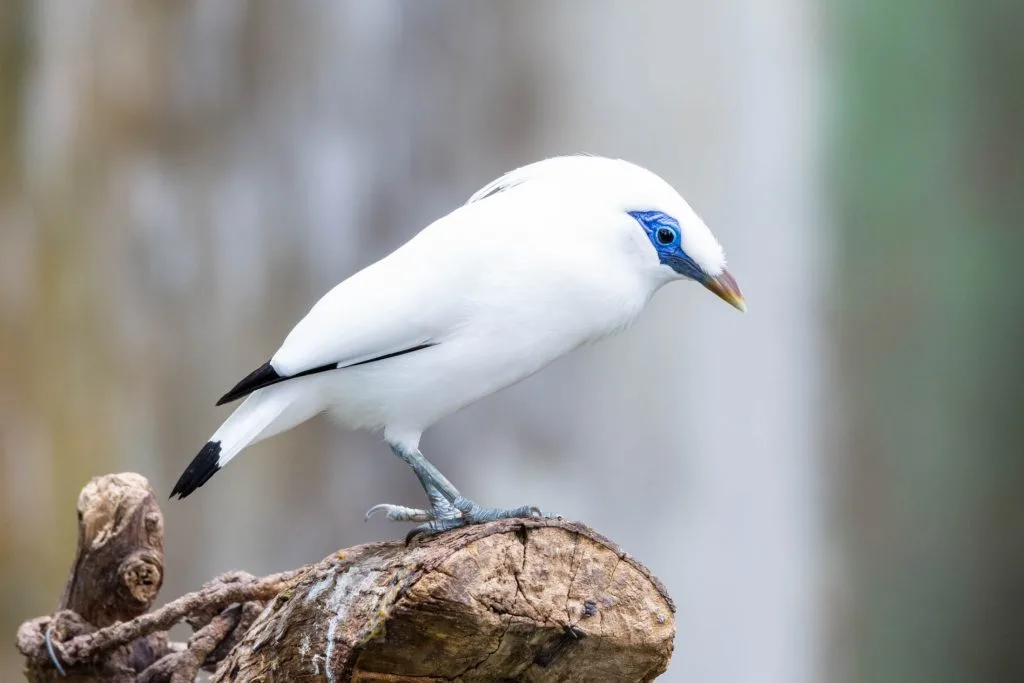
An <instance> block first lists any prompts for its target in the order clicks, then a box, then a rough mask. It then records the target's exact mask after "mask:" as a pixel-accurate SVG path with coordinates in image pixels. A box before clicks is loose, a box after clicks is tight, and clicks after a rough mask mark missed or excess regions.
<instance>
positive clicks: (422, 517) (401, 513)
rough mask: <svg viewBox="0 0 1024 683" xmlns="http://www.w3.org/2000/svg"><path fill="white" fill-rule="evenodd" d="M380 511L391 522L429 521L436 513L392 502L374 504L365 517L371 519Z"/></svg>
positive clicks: (367, 519)
mask: <svg viewBox="0 0 1024 683" xmlns="http://www.w3.org/2000/svg"><path fill="white" fill-rule="evenodd" d="M378 512H383V513H384V517H385V518H386V519H387V520H388V521H390V522H429V521H431V520H433V519H434V513H433V512H432V511H430V510H421V509H419V508H410V507H405V506H404V505H392V504H390V503H380V504H379V505H374V506H373V507H372V508H370V509H369V510H367V511H366V515H364V519H365V520H366V521H369V520H370V517H372V516H373V515H375V514H377V513H378Z"/></svg>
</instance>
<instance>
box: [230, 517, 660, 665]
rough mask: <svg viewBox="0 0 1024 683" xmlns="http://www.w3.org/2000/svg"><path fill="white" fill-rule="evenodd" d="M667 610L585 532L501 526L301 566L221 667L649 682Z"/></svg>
mask: <svg viewBox="0 0 1024 683" xmlns="http://www.w3.org/2000/svg"><path fill="white" fill-rule="evenodd" d="M674 623H675V620H674V608H673V605H672V602H671V600H670V599H669V597H668V595H667V594H666V592H665V590H664V588H663V587H662V585H661V584H660V583H659V582H658V581H657V579H655V578H654V577H653V576H652V575H651V574H650V573H649V572H648V571H647V570H646V569H645V568H644V567H643V566H642V565H640V564H639V563H638V562H636V561H635V560H634V559H632V558H631V557H629V556H628V555H626V554H624V553H623V552H622V551H621V550H620V549H619V548H618V547H617V546H615V545H614V544H613V543H611V542H610V541H608V540H607V539H605V538H603V537H601V536H599V535H598V534H596V533H595V532H594V531H592V530H591V529H589V528H587V527H585V526H583V525H581V524H575V523H571V522H563V521H559V520H539V519H538V520H502V521H499V522H493V523H490V524H486V525H482V526H475V527H468V528H464V529H459V530H455V531H452V532H448V533H446V534H443V535H441V536H438V537H434V538H430V539H426V540H425V541H423V542H419V543H416V542H414V543H413V544H412V545H411V546H408V547H407V546H405V545H404V544H403V543H401V542H390V543H377V544H371V545H365V546H359V547H356V548H352V549H350V550H347V551H341V552H339V553H337V554H336V555H332V556H330V557H328V558H326V559H325V560H323V561H322V562H320V563H319V564H316V565H313V566H311V567H310V568H309V570H308V571H307V572H306V574H305V575H304V576H303V577H302V578H301V579H300V580H299V581H298V582H297V583H296V584H295V585H294V586H293V587H292V588H291V589H289V590H287V591H285V592H284V593H282V594H281V595H280V596H278V598H277V600H275V601H274V602H273V603H271V604H270V605H269V606H268V608H267V609H266V610H265V611H264V612H263V614H262V615H261V616H260V617H259V618H258V619H257V620H256V622H255V623H254V624H253V626H252V627H251V628H250V629H249V631H248V633H247V635H246V636H245V638H244V639H243V640H242V642H241V643H239V645H238V646H236V647H235V648H234V650H233V651H232V652H231V654H230V655H229V656H228V658H227V659H226V660H225V661H224V662H223V663H222V664H221V665H220V667H219V668H218V672H217V675H216V676H215V678H214V680H216V681H221V682H227V681H231V682H237V681H266V682H268V683H269V682H271V681H329V682H330V683H342V682H347V681H365V682H370V681H381V682H383V681H389V682H393V683H397V682H400V681H408V682H409V683H412V682H413V681H416V682H418V683H423V682H424V681H454V680H458V681H466V682H467V683H468V682H470V681H604V682H614V681H624V682H627V681H628V682H630V683H633V682H638V681H649V680H653V679H654V678H655V677H656V676H657V675H659V674H660V673H661V672H663V671H664V670H665V668H666V667H667V666H668V661H669V658H670V656H671V654H672V646H673V642H672V641H673V635H674Z"/></svg>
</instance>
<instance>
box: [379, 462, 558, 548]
mask: <svg viewBox="0 0 1024 683" xmlns="http://www.w3.org/2000/svg"><path fill="white" fill-rule="evenodd" d="M388 445H389V446H391V450H392V451H393V452H394V454H395V455H397V456H398V457H399V458H401V459H402V461H403V462H405V463H406V464H407V465H409V467H410V468H412V471H413V472H415V473H416V478H417V479H419V480H420V484H421V485H422V486H423V490H424V491H425V492H426V494H427V498H428V499H429V500H430V510H420V509H417V508H408V507H404V506H401V505H390V504H386V503H385V504H382V505H375V506H373V507H372V508H370V510H369V511H368V512H367V513H366V516H367V518H369V516H370V515H372V514H373V513H375V512H385V513H386V516H387V518H388V519H389V520H392V521H408V522H425V523H424V524H421V525H420V526H418V527H416V528H415V529H413V530H412V532H410V534H409V538H412V537H413V536H416V535H419V534H433V533H437V532H440V531H446V530H448V529H454V528H456V527H460V526H464V525H466V524H480V523H483V522H491V521H494V520H496V519H506V518H509V517H540V516H543V515H542V513H541V511H540V510H538V509H537V508H536V507H534V506H532V505H523V506H522V507H518V508H513V509H511V510H502V509H498V508H485V507H481V506H479V505H477V504H476V503H474V502H473V501H471V500H469V499H468V498H466V497H464V496H463V495H462V494H461V493H459V490H458V489H457V488H455V486H453V485H452V483H451V482H450V481H448V479H447V478H446V477H445V476H444V475H443V474H441V471H440V470H438V469H437V467H435V466H434V465H433V463H431V462H430V461H429V460H427V459H426V458H425V457H423V454H422V453H420V452H419V450H408V449H405V448H403V447H401V446H399V445H396V444H388Z"/></svg>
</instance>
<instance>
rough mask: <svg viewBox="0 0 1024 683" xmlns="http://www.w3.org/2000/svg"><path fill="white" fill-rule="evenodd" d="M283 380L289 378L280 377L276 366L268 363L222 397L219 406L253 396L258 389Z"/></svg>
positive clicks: (218, 402)
mask: <svg viewBox="0 0 1024 683" xmlns="http://www.w3.org/2000/svg"><path fill="white" fill-rule="evenodd" d="M283 379H287V378H286V377H282V376H281V375H279V374H278V372H277V370H275V369H274V366H272V365H271V364H270V362H269V361H267V362H266V363H264V364H263V365H261V366H259V367H258V368H256V369H255V370H253V371H252V372H250V373H249V374H248V375H246V376H245V377H244V378H243V379H242V381H241V382H239V383H238V384H236V385H235V386H234V387H233V388H232V389H231V391H229V392H228V393H226V394H224V395H223V396H221V397H220V400H219V401H217V405H219V406H222V405H224V404H225V403H231V402H232V401H237V400H238V399H240V398H242V397H243V396H247V395H248V394H251V393H252V392H254V391H256V390H257V389H262V388H263V387H265V386H269V385H271V384H277V383H278V382H280V381H281V380H283Z"/></svg>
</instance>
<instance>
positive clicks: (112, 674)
mask: <svg viewBox="0 0 1024 683" xmlns="http://www.w3.org/2000/svg"><path fill="white" fill-rule="evenodd" d="M163 576H164V518H163V514H162V513H161V512H160V507H159V506H158V505H157V503H156V498H155V496H154V494H153V489H152V488H150V486H149V482H148V481H146V478H145V477H143V476H141V475H138V474H134V473H131V472H128V473H124V474H108V475H104V476H102V477H95V478H93V479H92V480H90V481H89V483H88V484H86V485H85V487H84V488H83V489H82V492H81V494H79V496H78V546H77V548H76V549H75V559H74V562H73V564H72V567H71V574H70V575H69V576H68V582H67V585H66V586H65V587H64V594H63V596H62V597H61V599H60V603H59V605H58V608H57V609H58V611H57V613H56V616H55V618H54V619H52V620H50V619H49V618H45V619H47V624H46V627H48V628H49V629H50V633H51V637H52V639H53V640H55V641H63V640H67V639H68V638H70V637H72V636H76V635H81V634H84V633H89V632H92V631H95V630H96V629H99V628H102V627H104V626H110V625H111V624H114V623H116V622H119V621H128V620H130V619H132V618H134V617H137V616H139V615H140V614H143V613H144V612H146V611H147V610H148V609H149V607H150V605H152V603H153V601H154V600H155V599H156V596H157V593H159V591H160V586H161V585H162V584H163ZM25 633H28V634H30V639H31V640H32V641H36V640H40V639H41V638H42V634H43V633H45V630H42V629H38V630H26V631H25ZM22 635H23V634H22V633H20V632H19V647H20V648H28V647H29V646H31V645H33V644H34V642H30V643H28V644H24V643H22V642H21V641H22V638H21V636H22ZM23 651H24V650H23ZM166 651H167V641H166V637H165V636H164V635H163V634H153V635H151V636H149V637H146V638H140V639H138V640H136V641H134V642H132V643H129V644H126V645H125V646H123V647H120V648H118V649H117V651H116V652H114V653H112V654H111V656H109V657H108V658H106V659H105V660H104V661H103V662H102V663H101V664H100V665H98V666H96V667H94V668H93V669H92V670H90V671H88V672H78V673H77V674H76V675H73V676H71V677H69V678H61V677H59V676H58V674H57V672H56V671H55V670H54V668H53V666H52V665H51V664H50V663H49V661H46V662H44V663H40V662H39V661H38V660H36V661H32V660H30V661H29V662H28V664H27V668H26V672H25V675H26V677H27V678H28V679H29V680H30V681H35V682H38V683H42V682H44V681H57V680H61V681H97V680H133V679H134V672H136V671H141V670H143V669H144V668H146V667H147V666H149V665H150V664H151V663H152V662H153V661H155V660H156V659H158V658H159V657H161V656H163V655H164V654H165V653H166Z"/></svg>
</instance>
